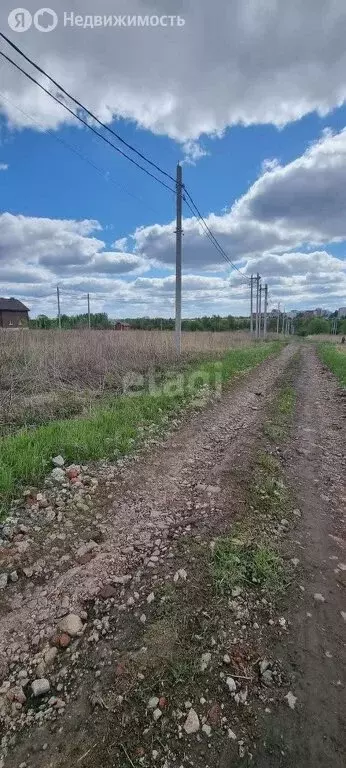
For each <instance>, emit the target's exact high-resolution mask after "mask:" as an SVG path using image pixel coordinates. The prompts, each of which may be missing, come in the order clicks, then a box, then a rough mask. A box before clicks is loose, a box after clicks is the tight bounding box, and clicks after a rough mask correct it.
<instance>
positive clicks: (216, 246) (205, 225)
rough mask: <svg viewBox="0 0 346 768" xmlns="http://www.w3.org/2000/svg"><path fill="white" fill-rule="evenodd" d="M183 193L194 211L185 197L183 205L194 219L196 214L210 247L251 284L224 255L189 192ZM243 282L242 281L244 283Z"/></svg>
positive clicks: (249, 279)
mask: <svg viewBox="0 0 346 768" xmlns="http://www.w3.org/2000/svg"><path fill="white" fill-rule="evenodd" d="M185 192H186V194H187V195H188V197H189V199H190V200H191V201H192V204H193V205H194V208H195V210H193V208H192V206H191V205H190V203H189V201H188V200H187V199H186V196H185V195H184V196H183V199H184V201H185V203H186V205H187V207H188V208H189V209H190V211H191V213H192V214H193V216H195V217H196V212H197V218H198V221H199V223H201V224H202V226H203V227H204V234H206V236H207V238H208V240H210V242H211V243H212V245H213V246H214V248H216V250H217V251H218V253H219V254H220V256H222V258H223V259H224V260H225V261H226V262H227V263H228V264H229V265H230V266H231V267H232V268H233V269H236V270H237V272H239V274H240V275H241V276H242V277H243V278H244V279H245V280H248V281H250V282H251V278H248V276H247V275H244V273H243V272H242V271H241V270H240V269H239V268H238V267H237V266H236V265H235V264H233V262H232V261H231V259H230V258H229V256H228V254H227V253H226V251H225V250H224V248H223V247H222V245H221V244H220V243H219V241H218V240H217V239H216V237H215V235H213V233H212V231H211V229H210V228H209V226H208V224H207V222H206V221H205V219H204V217H203V216H202V214H201V213H200V212H199V210H198V208H197V206H196V205H195V203H194V202H193V200H192V198H191V195H190V194H189V192H188V191H187V190H186V189H185ZM245 280H244V281H245Z"/></svg>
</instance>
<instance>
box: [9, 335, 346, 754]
mask: <svg viewBox="0 0 346 768" xmlns="http://www.w3.org/2000/svg"><path fill="white" fill-rule="evenodd" d="M297 350H298V354H299V359H297ZM287 380H289V382H290V385H291V386H293V387H294V389H295V391H296V396H297V402H296V411H295V415H294V423H293V424H292V427H291V432H290V435H289V436H287V434H285V435H283V436H282V437H280V438H278V439H277V440H276V441H274V444H273V438H271V439H270V440H269V439H268V436H267V435H266V432H265V431H264V430H263V427H264V425H265V424H266V422H267V421H268V419H269V420H270V418H271V413H272V409H273V407H275V399H276V397H277V394H278V392H279V391H280V389H282V387H283V386H285V385H286V382H287ZM157 443H158V444H157V445H156V446H155V445H151V446H150V449H148V450H147V451H145V452H143V454H142V455H140V456H137V457H136V458H135V459H132V460H130V461H128V462H125V463H124V464H123V466H121V465H118V466H117V467H116V469H115V470H114V468H113V469H112V468H109V467H108V468H105V467H103V468H102V470H100V474H99V475H97V472H98V470H97V468H94V469H93V470H91V469H90V474H92V471H93V474H94V476H96V477H97V476H98V477H99V480H100V482H99V485H98V488H97V492H96V493H95V496H94V497H93V502H94V508H93V512H94V513H95V514H96V513H97V515H98V516H99V517H98V520H99V524H100V527H102V540H101V541H99V543H98V548H97V550H96V553H95V552H94V553H93V556H92V559H90V561H89V562H82V563H81V562H73V563H71V560H70V559H69V560H67V561H66V560H65V561H63V563H65V565H61V555H62V550H61V549H60V550H59V564H60V565H59V568H58V567H57V566H56V564H55V563H54V564H53V566H52V568H51V570H49V579H48V580H46V581H45V582H44V583H42V579H40V578H39V577H37V578H35V575H34V576H33V579H32V581H31V583H30V585H26V586H25V587H24V586H23V583H22V582H20V583H19V584H18V585H12V586H11V587H10V590H11V595H10V597H9V598H6V600H5V601H3V603H2V607H1V610H2V618H1V622H2V629H3V633H2V640H1V648H2V652H3V659H4V661H3V664H4V667H5V666H6V664H7V663H8V661H10V662H11V669H10V674H12V676H14V677H15V675H16V673H17V671H18V670H20V669H22V668H23V665H24V664H23V659H22V657H21V656H20V653H21V651H20V647H19V648H17V649H16V653H17V658H16V657H14V656H13V654H12V655H10V656H8V654H7V649H8V647H9V646H11V644H12V646H13V641H14V638H15V640H16V642H17V644H18V645H19V646H22V650H23V651H25V653H26V654H27V655H28V649H30V648H31V653H34V651H33V649H32V646H31V645H30V643H31V641H32V639H33V638H35V643H36V641H37V636H39V641H40V642H41V644H44V643H45V642H47V638H49V637H50V636H51V635H52V634H53V633H54V631H55V632H56V623H57V620H58V617H59V616H61V615H62V613H64V612H65V613H66V612H67V610H65V611H61V605H62V603H63V604H64V606H65V609H66V605H68V610H69V611H73V612H74V613H78V614H79V615H81V616H82V618H83V621H84V622H85V623H84V631H83V634H82V636H81V637H80V638H77V639H75V640H73V641H72V642H71V644H70V645H69V647H68V649H67V651H63V650H61V649H60V650H59V653H58V657H57V659H56V661H55V666H54V668H53V669H52V670H48V669H46V671H45V673H44V675H43V676H44V677H48V678H49V679H50V681H51V690H50V693H49V694H48V695H47V696H46V697H43V698H42V699H39V700H37V699H36V700H35V699H33V698H32V696H30V694H28V695H27V702H26V703H25V705H24V709H21V708H20V707H19V708H18V710H17V711H16V710H15V709H14V710H13V709H12V710H11V713H10V715H8V714H7V716H6V718H5V727H4V739H3V742H2V746H3V754H4V763H3V765H4V766H5V768H18V766H20V765H23V766H24V764H25V766H26V767H27V768H67V766H70V765H71V764H73V765H74V766H82V768H91V767H93V768H111V766H112V767H114V768H126V767H128V766H132V768H139V766H144V768H147V767H148V766H159V768H187V767H188V766H198V768H199V766H202V765H203V768H204V767H205V768H207V766H210V768H231V766H232V767H233V766H247V765H254V766H256V768H262V766H263V767H264V766H266V768H267V767H269V766H282V768H288V767H289V766H293V765H294V766H298V768H307V767H308V766H314V768H319V767H320V768H322V766H323V768H326V766H333V768H338V767H339V766H341V765H344V764H345V753H344V752H343V743H342V739H343V734H344V732H345V719H346V717H345V711H346V707H345V703H346V702H345V681H344V679H343V673H344V668H345V667H344V665H345V649H344V630H345V613H344V611H345V605H344V602H343V599H344V598H343V591H344V585H345V561H346V557H345V550H344V531H345V528H344V520H343V517H342V515H343V513H344V511H345V502H346V488H345V482H344V472H345V469H344V467H345V455H344V454H345V444H346V440H345V398H344V393H343V392H341V390H340V389H339V387H338V385H337V383H336V381H335V380H334V378H333V377H332V376H331V374H329V373H328V372H327V371H326V370H325V369H324V368H323V366H322V365H321V363H320V362H319V361H318V359H317V356H316V352H315V350H314V348H313V346H311V345H309V344H302V345H296V344H292V345H289V346H287V347H286V348H285V349H284V350H283V351H282V353H281V355H280V356H279V357H278V358H276V359H271V360H269V361H266V362H265V363H264V364H262V365H261V366H259V367H258V368H257V369H256V370H255V371H254V372H252V373H251V374H249V375H247V376H246V377H245V378H241V379H239V380H238V382H237V383H236V384H235V385H234V386H233V387H232V388H231V389H230V390H229V391H226V392H224V393H223V394H222V396H221V399H219V400H217V401H215V402H214V403H212V404H210V405H208V406H207V407H206V408H205V409H204V410H201V411H197V412H194V413H192V414H190V415H188V416H186V418H185V423H179V424H178V423H177V425H176V430H175V431H174V432H173V434H171V435H170V436H168V437H167V438H166V439H165V440H158V441H157ZM263 451H267V455H270V456H273V457H275V460H276V461H278V463H279V466H280V473H281V475H280V477H282V478H283V482H284V484H285V486H287V488H288V489H289V496H288V495H285V496H284V502H283V503H284V505H285V507H284V508H280V509H279V512H280V517H282V518H287V521H281V523H284V524H280V523H278V520H276V521H274V520H272V519H271V518H270V516H269V515H264V517H263V520H264V524H265V525H266V526H267V528H268V530H267V537H268V541H270V540H272V543H273V545H274V546H275V547H276V548H278V550H279V551H280V553H281V557H282V560H283V562H284V563H285V567H286V570H287V574H288V576H287V578H288V580H289V582H290V584H289V586H288V587H287V589H286V592H285V593H284V594H279V593H278V594H276V593H273V594H271V593H269V592H268V593H267V592H266V591H265V590H263V589H262V590H260V589H259V588H258V587H256V585H250V587H249V589H244V590H243V591H241V593H240V594H238V592H237V591H236V592H235V593H234V595H232V594H231V595H225V594H219V593H216V592H215V585H214V583H213V579H212V577H211V571H210V556H211V555H210V552H211V551H212V549H213V546H214V543H215V540H216V538H217V537H218V536H220V535H221V536H224V535H228V534H229V532H230V531H233V530H234V531H235V532H237V534H238V532H239V530H241V529H242V526H243V527H244V528H246V527H249V525H250V526H251V525H252V524H253V526H254V535H255V536H256V535H257V528H256V526H257V524H258V521H256V519H255V518H254V517H253V515H256V509H254V508H253V506H251V488H252V485H253V482H254V481H253V478H254V473H255V472H256V466H257V465H256V461H257V459H258V455H259V452H263ZM107 473H108V474H107ZM106 477H107V478H108V479H107V481H106V479H105V478H106ZM102 478H103V480H104V482H102ZM280 482H281V481H280ZM280 517H279V519H280ZM84 523H85V520H84ZM286 523H287V524H286ZM235 526H236V527H235ZM86 527H87V526H86ZM78 536H79V540H80V539H83V532H82V530H80V531H79V532H78ZM88 538H89V539H90V533H89V534H87V535H86V536H85V540H86V541H87V540H88ZM64 541H66V540H63V542H64ZM37 546H39V545H38V544H37ZM62 546H63V547H64V546H65V544H64V543H63V545H62ZM66 548H67V549H68V551H69V552H70V550H71V548H70V547H69V548H68V544H67V543H66ZM292 558H297V559H298V560H299V563H297V562H296V563H295V565H294V566H292V564H291V560H292ZM52 559H53V560H54V556H52ZM120 575H121V576H125V578H124V579H122V583H119V582H120V581H121V579H119V576H120ZM117 577H118V578H117ZM19 593H20V594H21V600H19V601H18V595H19ZM315 595H320V597H319V598H317V597H314V596H315ZM148 598H149V600H148ZM232 598H233V599H232ZM84 612H85V613H84ZM36 651H37V648H36ZM203 654H208V659H207V660H206V661H205V664H206V668H205V669H203V667H201V659H203ZM29 655H30V651H29ZM209 656H210V658H209ZM225 659H226V660H225ZM266 659H268V660H269V662H268V663H270V667H269V668H270V669H271V670H272V673H273V674H272V678H273V679H272V681H271V683H270V685H269V686H268V687H267V686H266V685H264V683H263V678H262V677H261V673H260V672H259V670H258V664H259V663H260V662H261V661H263V660H266ZM7 674H9V673H8V672H7ZM35 676H36V677H38V675H34V677H35ZM228 676H231V678H232V680H233V683H232V685H234V690H233V692H232V693H230V691H231V687H230V685H229V684H228V682H227V680H228V679H229V678H228ZM287 695H288V696H289V698H288V699H287ZM52 696H54V697H56V698H58V697H62V698H63V700H64V706H63V707H61V709H60V710H59V713H57V711H56V702H53V703H52V701H51V702H50V703H49V697H52ZM153 697H156V698H157V699H158V701H157V704H156V708H155V707H153V708H151V706H149V705H148V702H149V700H150V699H151V698H153ZM289 704H291V706H289ZM191 705H192V707H193V709H194V710H195V711H196V713H197V716H198V719H199V730H198V732H197V733H193V734H190V735H188V734H187V733H186V730H185V728H184V724H185V720H186V717H187V714H188V712H189V710H190V709H191ZM291 707H292V708H291ZM153 709H154V712H156V713H157V710H159V713H158V714H157V721H155V719H154V716H153ZM11 718H12V720H11ZM28 718H29V719H28ZM202 724H203V727H204V730H202V727H201V726H202ZM0 766H1V758H0Z"/></svg>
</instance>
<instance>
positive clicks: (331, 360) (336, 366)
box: [318, 344, 346, 387]
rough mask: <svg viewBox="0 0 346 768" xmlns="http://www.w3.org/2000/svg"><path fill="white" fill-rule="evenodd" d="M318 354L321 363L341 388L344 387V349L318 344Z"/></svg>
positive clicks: (345, 379)
mask: <svg viewBox="0 0 346 768" xmlns="http://www.w3.org/2000/svg"><path fill="white" fill-rule="evenodd" d="M318 354H319V356H320V358H321V360H322V362H323V363H324V364H325V365H326V366H328V368H330V370H331V371H332V373H334V374H335V376H336V377H337V379H338V380H339V382H340V384H341V386H342V387H346V349H345V345H344V347H341V346H340V347H337V346H336V345H335V344H319V346H318Z"/></svg>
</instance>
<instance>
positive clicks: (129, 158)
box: [0, 32, 175, 195]
mask: <svg viewBox="0 0 346 768" xmlns="http://www.w3.org/2000/svg"><path fill="white" fill-rule="evenodd" d="M0 35H2V33H1V32H0ZM0 56H2V57H3V58H4V59H6V61H8V62H9V63H10V64H12V65H13V66H14V67H15V68H16V69H18V70H19V72H21V73H22V74H23V75H25V77H27V78H28V79H29V80H31V82H32V83H35V85H38V87H39V88H41V90H42V91H44V93H46V94H47V95H48V96H50V97H51V99H53V100H54V101H56V103H57V104H60V106H61V107H63V108H64V109H65V110H66V111H67V112H69V113H70V115H72V116H73V117H75V118H77V120H79V122H80V123H82V124H83V125H85V127H86V128H89V130H90V131H92V133H94V134H95V135H96V136H98V138H99V139H102V140H103V141H105V142H106V144H108V145H109V146H110V147H112V148H113V149H115V150H116V151H117V152H119V154H120V155H122V156H123V157H125V158H126V159H127V160H129V161H130V163H133V165H136V166H137V168H140V170H141V171H144V173H146V174H147V176H150V177H151V178H152V179H155V181H158V183H159V184H161V185H162V186H163V187H165V188H166V189H168V190H169V191H170V192H172V193H173V194H174V195H175V190H174V189H172V188H171V187H170V186H168V184H166V183H165V182H164V181H162V180H161V179H158V178H157V176H155V175H154V174H153V173H151V171H148V169H147V168H144V167H143V166H142V165H140V163H137V161H136V160H134V159H133V158H132V157H129V155H127V154H126V152H123V150H122V149H120V147H117V146H116V145H115V144H113V143H112V142H111V141H109V139H107V138H106V136H103V135H102V133H99V132H98V131H97V130H96V129H95V128H93V126H92V125H89V123H88V122H87V121H86V120H84V119H83V118H82V117H81V116H80V115H78V114H77V113H76V112H73V110H72V109H70V107H68V106H67V105H66V104H64V102H63V101H60V100H59V99H58V98H57V96H54V94H53V93H51V92H50V91H49V90H48V89H47V88H45V87H44V85H42V83H39V82H38V81H37V80H35V78H34V77H32V75H29V73H28V72H26V71H25V70H24V69H22V67H20V66H19V64H17V63H16V62H15V61H13V59H11V58H10V57H9V56H7V55H6V53H4V52H3V51H0Z"/></svg>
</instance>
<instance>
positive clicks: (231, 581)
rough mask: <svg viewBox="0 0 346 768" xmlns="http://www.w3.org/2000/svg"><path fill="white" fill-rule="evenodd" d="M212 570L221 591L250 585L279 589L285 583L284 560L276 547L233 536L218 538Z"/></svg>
mask: <svg viewBox="0 0 346 768" xmlns="http://www.w3.org/2000/svg"><path fill="white" fill-rule="evenodd" d="M212 572H213V579H214V583H215V586H216V589H217V591H218V592H220V593H221V594H228V593H231V592H232V589H234V588H235V587H248V586H249V585H257V586H258V587H261V588H263V589H264V590H266V591H269V592H276V591H278V590H279V589H281V587H282V584H283V563H282V560H281V558H280V556H279V555H278V554H277V553H276V552H275V551H274V550H273V549H271V548H270V547H268V546H265V545H258V546H257V545H254V544H250V543H246V542H245V543H244V542H243V541H241V540H240V539H238V538H234V537H232V536H229V537H223V538H219V539H217V540H216V542H215V548H214V551H213V556H212Z"/></svg>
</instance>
